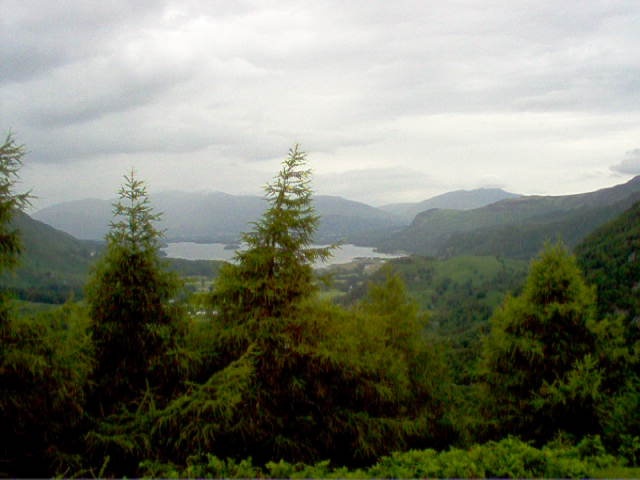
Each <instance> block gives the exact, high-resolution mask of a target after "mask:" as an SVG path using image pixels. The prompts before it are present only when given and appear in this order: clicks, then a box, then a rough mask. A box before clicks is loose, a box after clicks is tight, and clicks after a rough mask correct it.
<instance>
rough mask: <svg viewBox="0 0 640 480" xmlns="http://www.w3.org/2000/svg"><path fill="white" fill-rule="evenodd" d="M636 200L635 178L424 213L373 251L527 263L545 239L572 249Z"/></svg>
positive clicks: (639, 193)
mask: <svg viewBox="0 0 640 480" xmlns="http://www.w3.org/2000/svg"><path fill="white" fill-rule="evenodd" d="M637 200H640V177H636V178H634V179H632V180H631V181H629V182H627V183H625V184H622V185H618V186H615V187H611V188H605V189H602V190H598V191H595V192H589V193H583V194H578V195H566V196H553V197H552V196H527V197H521V198H516V199H508V200H502V201H500V202H497V203H494V204H491V205H488V206H485V207H482V208H478V209H474V210H466V211H455V210H429V211H426V212H423V213H421V214H420V215H418V216H417V217H416V218H415V220H414V221H413V223H412V224H411V225H410V226H409V227H408V228H406V229H404V230H403V231H401V232H398V233H396V234H394V235H392V236H390V237H389V238H388V239H386V240H382V241H379V242H378V243H377V245H376V246H378V247H379V248H382V249H384V250H388V251H393V250H404V251H408V252H411V253H417V254H421V255H429V256H440V257H448V256H454V255H463V254H472V255H503V256H508V257H512V258H521V259H526V258H531V257H532V256H534V255H535V254H536V253H537V252H538V251H539V250H540V248H541V247H542V245H543V243H544V241H545V240H548V239H562V240H564V241H565V242H566V243H567V244H568V245H570V246H573V245H575V244H577V243H578V242H579V241H580V240H582V239H583V238H584V237H585V236H586V235H588V234H589V233H590V232H592V231H593V230H595V229H596V228H597V227H599V226H600V225H602V224H603V223H606V222H607V221H609V220H611V219H612V218H615V217H616V216H617V215H618V214H620V213H621V212H623V211H624V210H625V209H627V208H629V207H630V206H631V205H632V204H633V203H634V202H635V201H637Z"/></svg>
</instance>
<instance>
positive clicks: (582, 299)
mask: <svg viewBox="0 0 640 480" xmlns="http://www.w3.org/2000/svg"><path fill="white" fill-rule="evenodd" d="M594 324H595V296H594V293H593V290H592V289H591V288H589V287H588V286H587V285H586V283H585V282H584V280H583V278H582V275H581V273H580V270H579V269H578V266H577V263H576V261H575V258H574V257H573V256H571V255H570V254H569V253H568V252H567V250H566V249H565V248H564V247H563V246H562V245H554V246H551V245H548V246H547V247H546V249H545V250H544V251H543V252H542V254H541V255H540V257H539V259H537V260H536V261H534V262H533V263H532V265H531V271H530V273H529V277H528V278H527V282H526V285H525V287H524V290H523V292H522V294H521V295H520V296H518V297H508V298H507V299H506V301H505V303H504V305H503V306H502V307H501V308H500V309H499V310H497V311H496V313H495V314H494V316H493V318H492V319H491V332H490V334H489V336H488V337H486V339H485V343H484V346H483V369H484V370H483V376H484V380H485V382H486V385H487V387H488V388H487V390H486V395H487V398H489V399H490V403H491V407H490V408H491V410H492V412H491V413H490V416H491V418H493V419H494V421H496V422H497V428H498V430H499V431H501V432H510V433H513V434H519V435H523V436H524V437H525V438H530V439H538V440H544V439H549V438H551V436H552V435H553V434H554V433H555V432H556V431H560V430H565V431H567V432H571V433H574V434H584V433H588V432H592V431H594V430H595V428H596V426H595V422H596V420H595V402H596V401H597V397H598V392H599V383H600V382H601V372H600V370H599V366H598V364H597V363H596V361H595V359H594V358H593V357H592V356H591V352H593V351H594V350H595V348H596V345H597V338H596V335H595V334H594V332H593V329H592V328H593V325H594Z"/></svg>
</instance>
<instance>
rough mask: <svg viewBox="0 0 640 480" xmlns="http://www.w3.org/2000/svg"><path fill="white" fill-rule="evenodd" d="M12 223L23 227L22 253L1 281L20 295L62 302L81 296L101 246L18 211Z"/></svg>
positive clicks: (21, 231) (37, 299)
mask: <svg viewBox="0 0 640 480" xmlns="http://www.w3.org/2000/svg"><path fill="white" fill-rule="evenodd" d="M13 225H14V226H15V227H16V228H17V229H18V230H19V231H20V234H21V239H22V244H23V254H22V255H21V256H20V263H19V266H18V268H17V269H16V270H15V271H14V272H10V273H5V274H3V275H2V277H1V278H2V284H3V285H4V286H6V287H7V288H9V289H10V290H11V291H13V292H15V293H16V294H17V296H18V297H20V298H22V299H25V300H32V301H38V302H45V303H59V302H63V301H65V300H66V299H67V298H68V297H69V296H70V295H73V296H75V297H78V296H82V290H83V288H84V284H85V281H86V278H87V273H88V271H89V267H90V265H91V264H92V262H93V261H94V260H95V258H96V256H97V255H98V254H99V252H100V250H101V248H102V246H101V245H100V244H99V243H98V242H90V241H82V240H78V239H76V238H74V237H72V236H71V235H69V234H68V233H65V232H62V231H60V230H56V229H55V228H53V227H50V226H49V225H46V224H44V223H42V222H39V221H37V220H34V219H32V218H30V217H29V216H28V215H26V214H25V213H22V212H18V213H17V214H16V215H15V217H14V221H13Z"/></svg>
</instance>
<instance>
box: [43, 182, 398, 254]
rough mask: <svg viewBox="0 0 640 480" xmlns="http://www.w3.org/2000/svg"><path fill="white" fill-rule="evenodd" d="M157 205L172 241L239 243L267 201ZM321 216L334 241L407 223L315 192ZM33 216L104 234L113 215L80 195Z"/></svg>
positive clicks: (163, 196) (216, 198)
mask: <svg viewBox="0 0 640 480" xmlns="http://www.w3.org/2000/svg"><path fill="white" fill-rule="evenodd" d="M151 200H152V202H153V206H154V209H155V210H156V211H158V212H163V217H162V221H161V223H160V227H161V228H163V229H165V230H166V238H167V240H169V241H200V242H235V241H237V240H238V237H239V235H240V233H242V232H246V231H248V230H250V229H251V225H250V224H251V222H254V221H256V220H258V219H259V218H260V216H261V215H262V213H263V211H264V209H265V207H266V204H265V201H264V199H263V198H261V197H258V196H249V195H247V196H241V195H228V194H226V193H220V192H216V193H187V192H163V193H159V194H157V195H155V196H153V197H152V199H151ZM315 207H316V211H317V213H318V214H319V215H320V216H321V221H320V226H319V228H318V231H317V233H316V241H317V242H320V243H330V242H335V241H338V240H345V239H346V240H348V239H349V237H350V236H354V235H356V234H362V233H366V232H369V231H380V230H383V231H386V230H388V229H392V228H397V227H398V226H402V225H406V224H408V222H403V221H402V220H401V219H400V218H399V217H397V216H396V215H393V214H391V213H388V212H384V211H382V210H379V209H377V208H374V207H371V206H369V205H365V204H363V203H359V202H354V201H350V200H346V199H344V198H341V197H332V196H322V195H319V196H317V197H315ZM33 217H34V218H36V219H38V220H40V221H43V222H45V223H48V224H50V225H52V226H54V227H56V228H59V229H61V230H63V231H65V232H68V233H70V234H72V235H74V236H77V237H78V238H83V239H93V240H97V239H102V238H104V235H105V233H106V232H107V230H108V225H109V222H110V221H111V219H112V211H111V202H110V201H108V200H95V199H91V200H77V201H73V202H66V203H60V204H57V205H53V206H51V207H47V208H44V209H42V210H40V211H38V212H36V213H34V214H33Z"/></svg>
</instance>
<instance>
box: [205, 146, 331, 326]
mask: <svg viewBox="0 0 640 480" xmlns="http://www.w3.org/2000/svg"><path fill="white" fill-rule="evenodd" d="M305 163H306V156H305V154H304V153H303V152H302V151H300V150H299V148H298V146H297V145H296V146H294V147H293V148H292V149H291V150H290V151H289V155H288V157H287V158H286V159H285V160H284V161H283V163H282V170H281V171H280V173H279V174H278V176H277V177H276V178H275V179H274V181H273V182H272V183H270V184H268V185H267V186H266V187H265V192H266V199H267V203H268V208H267V210H266V211H265V213H264V214H263V216H262V218H261V219H260V220H259V221H258V222H256V223H255V224H254V230H253V231H252V232H250V233H247V234H244V235H243V237H242V238H243V241H244V242H245V243H246V244H247V248H246V249H245V250H243V251H240V252H238V253H237V254H236V263H235V264H229V265H227V266H225V267H224V268H223V269H222V271H221V272H220V277H219V278H218V281H217V283H216V288H215V291H214V296H213V303H214V305H215V306H216V308H217V309H218V310H219V313H220V316H221V318H222V319H226V318H229V319H232V320H233V321H234V322H239V321H249V320H256V321H259V320H260V319H261V318H269V317H274V316H278V315H282V314H283V313H287V312H289V311H290V309H291V308H292V305H293V304H295V302H296V301H298V300H302V299H304V298H308V297H309V296H310V295H311V294H312V293H313V292H314V290H315V287H314V283H313V269H312V265H313V263H314V262H316V261H320V260H324V259H326V258H327V257H328V256H329V254H330V249H329V248H312V247H311V243H312V240H313V233H314V231H315V229H316V227H317V224H318V220H319V217H318V216H317V215H316V214H315V213H314V209H313V205H312V199H311V197H312V191H311V188H310V179H311V171H310V170H308V169H306V168H305Z"/></svg>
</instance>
